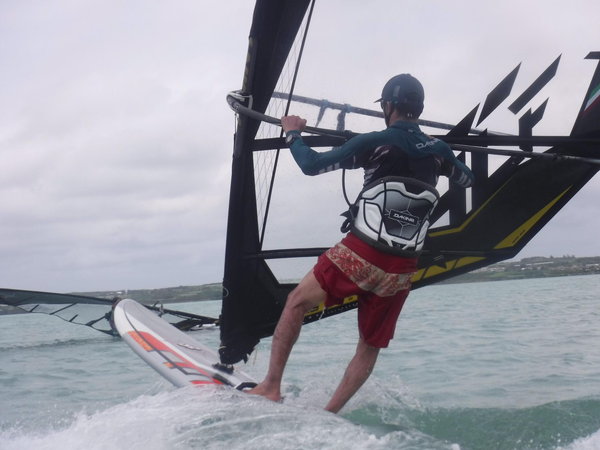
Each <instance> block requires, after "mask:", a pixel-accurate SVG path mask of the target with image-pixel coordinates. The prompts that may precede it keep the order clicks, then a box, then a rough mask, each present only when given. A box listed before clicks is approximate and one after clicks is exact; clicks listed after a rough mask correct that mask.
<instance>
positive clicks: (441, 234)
mask: <svg viewBox="0 0 600 450" xmlns="http://www.w3.org/2000/svg"><path fill="white" fill-rule="evenodd" d="M508 181H510V180H508ZM508 181H506V182H505V183H504V184H503V185H502V186H500V188H499V189H498V190H497V191H496V192H494V193H493V194H492V195H490V198H488V199H487V200H486V201H485V202H483V204H482V205H481V206H480V207H479V209H477V211H475V212H474V213H473V214H471V216H469V218H468V219H467V220H465V221H464V222H463V223H462V224H460V226H458V227H456V228H451V229H449V230H442V231H433V232H431V233H429V236H431V237H435V236H443V235H445V234H453V233H460V232H461V231H462V230H464V229H465V228H466V226H467V225H469V224H470V223H471V221H472V220H473V219H475V217H476V216H477V214H479V213H480V212H481V211H483V209H484V208H485V207H486V206H487V204H488V203H489V202H491V201H492V199H493V198H494V197H495V196H496V195H498V193H499V192H500V191H501V190H502V188H503V187H504V186H505V185H506V183H508Z"/></svg>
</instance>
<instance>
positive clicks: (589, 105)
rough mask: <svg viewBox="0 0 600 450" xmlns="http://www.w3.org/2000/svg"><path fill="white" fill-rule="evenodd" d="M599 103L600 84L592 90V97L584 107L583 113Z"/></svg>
mask: <svg viewBox="0 0 600 450" xmlns="http://www.w3.org/2000/svg"><path fill="white" fill-rule="evenodd" d="M598 103H600V84H599V85H598V86H596V88H595V89H594V90H593V91H592V92H591V94H590V98H589V99H588V101H587V102H586V103H585V106H584V108H583V114H585V113H587V112H589V111H590V110H591V109H592V106H595V105H597V104H598Z"/></svg>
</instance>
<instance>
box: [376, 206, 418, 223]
mask: <svg viewBox="0 0 600 450" xmlns="http://www.w3.org/2000/svg"><path fill="white" fill-rule="evenodd" d="M385 215H386V217H388V218H389V219H392V220H395V221H396V222H398V223H399V224H401V225H412V226H415V227H418V226H419V224H420V223H421V221H420V220H419V218H418V217H417V216H415V215H413V214H411V213H410V212H409V211H398V210H395V209H388V210H386V214H385Z"/></svg>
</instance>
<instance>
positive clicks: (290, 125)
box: [281, 116, 306, 133]
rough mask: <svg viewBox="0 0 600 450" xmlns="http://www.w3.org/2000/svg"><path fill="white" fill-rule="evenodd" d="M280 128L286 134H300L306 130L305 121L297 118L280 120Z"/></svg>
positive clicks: (291, 117) (290, 117) (286, 117)
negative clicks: (293, 132) (290, 132)
mask: <svg viewBox="0 0 600 450" xmlns="http://www.w3.org/2000/svg"><path fill="white" fill-rule="evenodd" d="M281 128H283V131H285V132H286V133H287V132H288V131H299V132H301V133H302V132H303V131H304V129H305V128H306V119H302V118H300V117H298V116H284V117H282V118H281Z"/></svg>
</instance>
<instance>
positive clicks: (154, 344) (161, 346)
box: [129, 331, 223, 384]
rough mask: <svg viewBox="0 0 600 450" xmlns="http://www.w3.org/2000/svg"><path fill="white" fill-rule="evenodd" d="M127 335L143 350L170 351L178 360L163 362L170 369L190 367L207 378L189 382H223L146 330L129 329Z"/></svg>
mask: <svg viewBox="0 0 600 450" xmlns="http://www.w3.org/2000/svg"><path fill="white" fill-rule="evenodd" d="M129 335H130V336H131V337H132V338H133V339H134V340H135V341H136V342H137V343H138V344H139V345H140V346H141V347H142V348H143V349H144V350H146V351H148V352H150V351H153V350H154V351H160V352H167V353H171V354H172V355H173V356H175V357H177V358H178V359H179V360H180V361H174V362H170V361H167V362H165V365H166V366H167V367H169V368H170V369H177V368H185V369H192V370H194V371H196V372H197V373H198V374H199V375H202V376H203V377H205V378H207V380H206V381H203V380H191V381H190V382H191V383H192V384H223V382H221V381H219V380H216V379H214V378H213V377H212V376H211V375H210V374H209V373H207V372H206V371H205V370H204V369H202V368H201V367H198V366H197V365H196V364H194V363H193V362H191V361H190V360H189V359H187V358H186V357H185V356H183V355H181V354H179V353H177V352H176V351H175V350H173V349H172V348H171V347H168V346H167V345H166V344H165V343H164V342H162V341H160V340H159V339H157V338H156V337H155V336H154V335H152V334H151V333H148V332H147V331H130V332H129ZM190 376H193V375H190Z"/></svg>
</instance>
